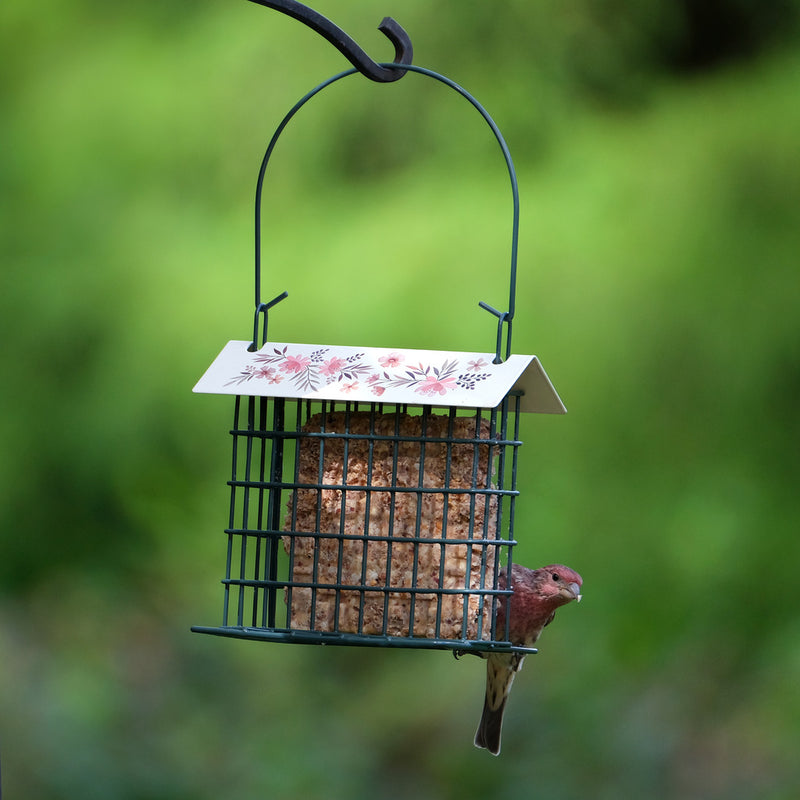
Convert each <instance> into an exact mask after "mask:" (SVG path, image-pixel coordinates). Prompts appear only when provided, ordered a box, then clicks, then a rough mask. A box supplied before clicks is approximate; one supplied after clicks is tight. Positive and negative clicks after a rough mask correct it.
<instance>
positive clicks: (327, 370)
mask: <svg viewBox="0 0 800 800" xmlns="http://www.w3.org/2000/svg"><path fill="white" fill-rule="evenodd" d="M345 366H347V362H346V361H345V360H344V359H342V358H337V357H336V356H333V357H332V358H329V359H328V360H327V361H325V362H324V363H323V364H322V366H321V367H320V368H319V371H320V372H321V373H322V374H323V375H327V376H328V377H332V376H333V375H335V374H336V373H337V372H341V371H342V369H343V368H344V367H345Z"/></svg>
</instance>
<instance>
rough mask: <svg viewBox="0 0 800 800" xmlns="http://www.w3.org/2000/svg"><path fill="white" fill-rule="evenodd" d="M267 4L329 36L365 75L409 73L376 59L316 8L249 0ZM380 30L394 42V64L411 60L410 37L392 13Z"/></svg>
mask: <svg viewBox="0 0 800 800" xmlns="http://www.w3.org/2000/svg"><path fill="white" fill-rule="evenodd" d="M250 2H251V3H258V4H259V5H261V6H266V7H267V8H273V9H275V11H280V12H282V13H283V14H287V15H288V16H290V17H292V18H293V19H296V20H298V21H299V22H302V23H303V24H305V25H308V27H309V28H311V29H312V30H314V31H316V32H317V33H318V34H320V36H323V37H324V38H325V39H327V40H328V41H329V42H330V43H331V44H332V45H333V46H334V47H335V48H336V49H337V50H339V52H341V53H342V55H344V57H345V58H346V59H347V60H348V61H349V62H350V63H351V64H352V65H353V66H354V67H355V68H356V69H357V70H358V71H359V72H360V73H362V74H363V75H366V76H367V77H368V78H369V79H370V80H373V81H377V82H378V83H391V82H392V81H397V80H400V78H402V77H403V75H405V74H406V71H405V70H404V69H398V68H397V67H387V66H384V65H381V64H378V63H376V62H375V61H373V60H372V59H371V58H370V57H369V56H368V55H367V54H366V53H365V52H364V51H363V50H362V49H361V48H360V47H359V46H358V45H357V44H356V43H355V42H354V41H353V39H351V38H350V37H349V36H348V35H347V34H346V33H345V32H344V31H343V30H342V29H341V28H340V27H339V26H338V25H335V24H334V23H333V22H331V21H330V20H329V19H328V18H327V17H323V16H322V14H320V13H318V12H317V11H314V9H313V8H309V7H308V6H305V5H303V4H302V3H297V2H295V0H250ZM378 30H379V31H380V32H381V33H382V34H384V36H386V38H387V39H389V41H390V42H391V43H392V44H393V45H394V62H393V64H398V65H402V64H410V63H411V61H412V60H413V58H414V48H413V46H412V44H411V39H410V38H409V36H408V34H407V33H406V32H405V31H404V30H403V28H402V27H400V25H399V24H398V23H397V22H395V21H394V20H393V19H392V18H391V17H384V19H383V21H382V22H381V24H380V25H378Z"/></svg>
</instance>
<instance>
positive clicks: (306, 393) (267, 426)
mask: <svg viewBox="0 0 800 800" xmlns="http://www.w3.org/2000/svg"><path fill="white" fill-rule="evenodd" d="M255 2H259V3H260V4H261V5H268V6H270V7H271V8H276V9H278V10H281V11H283V12H285V13H289V14H291V15H292V16H294V17H295V18H297V19H301V20H302V21H303V22H305V23H306V24H309V25H310V26H311V27H313V28H314V29H315V30H318V31H319V32H320V33H322V34H323V35H325V36H326V38H328V39H329V41H331V42H333V43H334V44H335V45H336V46H337V47H338V48H339V49H340V50H342V52H343V53H345V55H347V57H348V58H350V60H351V61H352V62H353V63H354V65H355V66H354V68H353V69H350V70H347V71H345V72H342V73H340V74H338V75H335V76H334V77H332V78H330V79H329V80H327V81H325V82H323V83H322V84H320V85H318V86H317V87H316V88H314V89H313V90H312V91H310V92H309V93H308V94H307V95H305V96H304V97H303V98H302V99H301V100H300V101H299V102H298V103H297V104H296V105H295V106H294V107H293V108H292V109H291V110H290V111H289V113H288V114H287V115H286V116H285V117H284V119H283V120H282V122H281V123H280V125H279V126H278V128H277V130H276V131H275V133H274V135H273V137H272V139H271V141H270V143H269V146H268V148H267V150H266V153H265V155H264V159H263V161H262V164H261V169H260V171H259V175H258V181H257V188H256V221H255V238H256V247H255V251H256V252H255V301H256V302H255V320H254V325H253V338H252V340H246V341H231V342H229V343H228V344H227V345H226V346H225V348H224V349H223V350H222V352H221V353H220V354H219V356H218V357H217V358H216V359H215V360H214V362H213V363H212V364H211V366H210V367H209V368H208V370H207V371H206V373H205V374H204V375H203V377H202V378H201V380H200V381H199V382H198V384H197V385H196V386H195V388H194V390H195V391H196V392H202V393H214V394H228V395H233V396H235V400H234V418H233V427H232V429H231V435H232V437H233V456H232V467H231V479H230V481H229V482H228V483H229V486H230V509H229V519H228V527H227V528H226V529H225V535H226V537H227V549H226V557H225V574H224V578H223V579H222V586H223V590H222V595H223V597H222V620H221V623H220V624H219V625H217V626H195V627H193V628H192V630H193V631H196V632H201V633H208V634H214V635H219V636H230V637H236V638H245V639H254V640H263V641H280V642H296V643H306V644H309V643H310V644H338V645H368V646H382V647H414V648H431V649H451V650H459V651H469V650H474V651H481V650H489V649H493V650H524V648H520V647H516V646H512V645H511V643H510V642H509V641H508V632H507V631H506V630H503V629H502V626H498V625H497V623H496V611H497V606H498V603H499V602H500V601H501V598H502V596H503V595H504V594H508V593H509V591H510V590H509V589H505V588H499V586H500V583H499V582H498V577H499V575H500V572H501V570H503V569H505V568H507V567H509V566H510V564H511V563H512V560H513V548H514V545H515V544H516V541H515V539H514V516H515V503H516V499H517V496H518V489H517V456H518V449H519V447H520V446H521V444H522V442H521V441H520V435H519V423H520V414H522V413H527V412H533V413H555V414H563V413H565V410H566V409H565V408H564V406H563V404H562V402H561V400H560V398H559V396H558V394H557V393H556V391H555V389H554V388H553V386H552V384H551V382H550V380H549V379H548V377H547V374H546V373H545V371H544V369H543V368H542V366H541V363H540V362H539V361H538V359H537V358H536V357H535V356H526V355H518V354H512V352H511V323H512V319H513V316H514V299H515V284H516V268H517V267H516V262H517V235H518V229H519V196H518V188H517V180H516V174H515V171H514V166H513V163H512V160H511V156H510V154H509V151H508V147H507V146H506V143H505V140H504V139H503V137H502V135H501V133H500V131H499V130H498V128H497V126H496V125H495V123H494V121H493V120H492V119H491V117H490V116H489V115H488V113H487V112H486V111H485V110H484V109H483V107H482V106H481V105H480V104H479V103H478V102H477V101H476V100H475V99H474V98H473V97H472V96H471V95H470V94H469V93H468V92H466V91H465V90H464V89H462V88H461V87H460V86H458V85H457V84H455V83H454V82H452V81H451V80H449V79H448V78H446V77H444V76H442V75H440V74H438V73H435V72H433V71H431V70H427V69H424V68H421V67H417V66H414V65H412V64H411V63H410V61H411V45H410V42H409V41H408V39H407V36H406V35H405V32H404V31H403V30H402V29H401V28H400V27H399V26H398V25H397V23H395V22H394V21H393V20H384V22H383V23H382V26H381V30H383V31H384V33H386V35H387V36H389V38H390V39H391V40H392V41H393V42H394V43H395V45H396V49H397V58H396V60H395V61H394V62H391V63H383V64H375V63H374V62H371V61H369V59H368V58H367V57H366V56H365V55H364V54H363V51H361V50H360V48H357V46H356V45H355V44H354V43H353V42H352V40H349V38H348V37H346V35H345V34H344V33H343V32H341V31H340V29H338V28H335V26H333V25H332V23H330V22H329V21H328V20H325V19H324V18H322V17H319V15H316V12H312V11H311V10H310V9H306V8H305V7H304V6H301V5H300V4H298V3H290V2H286V0H284V2H274V3H273V2H261V0H255ZM365 59H366V62H368V63H366V64H365ZM409 72H410V73H416V74H417V75H419V76H421V77H423V78H429V79H434V80H436V81H439V82H440V83H443V84H444V85H446V86H447V87H449V88H451V89H453V90H454V91H456V92H457V93H458V94H459V95H461V96H462V97H463V98H465V99H466V100H467V101H469V102H470V103H471V104H472V106H473V107H474V108H475V109H476V110H477V111H478V112H479V113H480V114H481V116H482V117H483V119H484V120H485V121H486V123H487V124H488V126H489V128H490V129H491V131H492V133H493V134H494V137H495V139H496V141H497V143H498V144H499V145H500V148H501V150H502V153H503V156H504V158H505V162H506V166H507V168H508V173H509V177H510V182H511V189H512V199H513V224H512V247H511V272H510V291H509V307H508V310H507V311H499V310H497V309H495V308H492V307H491V306H489V305H488V304H486V303H483V302H481V303H479V305H480V306H481V307H482V308H483V309H485V310H487V311H489V312H490V313H491V314H493V315H494V316H495V317H496V319H497V335H496V339H495V342H494V348H493V349H492V350H491V351H488V352H484V353H471V352H453V351H439V350H409V349H404V348H394V349H388V348H376V347H343V346H333V345H319V344H297V343H286V342H275V341H270V340H269V339H268V335H267V333H268V330H267V329H268V326H267V318H268V314H269V311H270V309H271V308H272V307H273V306H275V305H276V304H277V303H278V302H281V301H282V300H284V299H285V298H286V297H287V293H286V292H284V293H282V294H280V295H278V296H277V297H276V298H275V299H274V300H272V301H270V302H267V303H265V302H262V300H261V297H260V294H261V197H262V191H263V186H264V178H265V174H266V170H267V166H268V163H269V161H270V158H271V156H272V153H273V150H274V147H275V145H276V143H277V141H278V138H279V137H280V135H281V134H282V132H283V131H284V129H285V127H286V126H287V124H288V123H289V121H290V120H291V119H292V118H293V117H294V116H295V114H296V113H297V112H298V111H299V110H300V109H301V108H302V107H303V106H304V105H305V104H306V103H307V102H308V101H310V100H311V99H312V98H314V97H315V96H316V95H317V94H318V93H319V92H321V91H323V90H324V89H325V88H327V87H328V86H330V85H331V84H333V83H336V82H338V81H340V80H342V79H346V78H348V77H349V76H351V75H354V74H357V73H362V74H364V75H366V76H367V77H369V78H371V79H372V80H375V81H378V82H389V81H391V80H397V79H398V78H399V77H402V76H403V75H404V74H406V73H409ZM259 331H260V333H261V335H260V336H259ZM525 652H531V650H530V649H529V650H525Z"/></svg>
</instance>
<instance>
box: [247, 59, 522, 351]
mask: <svg viewBox="0 0 800 800" xmlns="http://www.w3.org/2000/svg"><path fill="white" fill-rule="evenodd" d="M382 66H384V67H386V68H387V69H397V67H395V66H394V65H392V64H384V65H382ZM405 67H406V70H407V71H409V72H417V73H419V74H421V75H423V76H427V77H429V78H434V79H435V80H437V81H439V82H440V83H443V84H445V85H446V86H449V87H450V88H451V89H453V90H455V91H456V92H458V94H460V95H461V96H462V97H464V98H465V99H466V100H468V101H469V102H470V103H471V104H472V106H473V107H474V108H475V109H476V110H477V111H478V112H479V113H480V114H481V116H482V117H483V119H484V121H485V122H486V124H487V125H488V126H489V127H490V128H491V130H492V133H493V134H494V137H495V139H496V140H497V144H498V145H500V149H501V150H502V152H503V158H504V159H505V163H506V168H507V170H508V176H509V179H510V182H511V198H512V203H513V211H512V223H511V269H510V275H509V292H508V310H507V311H502V310H500V309H497V308H494V307H493V306H490V305H489V304H488V303H485V302H483V301H482V300H481V301H479V303H478V305H479V306H480V307H481V308H482V309H484V310H485V311H488V312H489V313H490V314H492V315H493V316H494V317H496V318H497V340H496V348H495V359H494V363H495V364H499V363H501V362H502V361H505V360H506V359H508V357H509V356H510V355H511V327H512V320H513V319H514V311H515V299H516V285H517V251H518V244H519V186H518V183H517V173H516V170H515V169H514V163H513V161H512V160H511V153H510V152H509V149H508V145H507V144H506V141H505V139H504V138H503V134H502V133H501V132H500V129H499V128H498V127H497V124H496V123H495V121H494V120H493V119H492V118H491V116H490V115H489V113H488V112H487V111H486V109H485V108H484V107H483V106H482V105H481V104H480V103H479V102H478V101H477V100H476V99H475V98H474V97H473V96H472V95H471V94H470V93H469V92H468V91H466V89H464V88H462V87H461V86H459V85H458V84H457V83H455V82H454V81H452V80H450V78H447V77H445V76H444V75H440V74H439V73H438V72H434V71H433V70H429V69H425V68H424V67H418V66H416V65H414V64H406V65H405ZM356 74H358V70H357V69H349V70H346V71H345V72H340V73H339V74H338V75H334V76H333V77H332V78H328V79H327V80H326V81H323V82H322V83H320V84H319V85H318V86H316V87H314V88H313V89H312V90H311V91H310V92H308V93H307V94H306V95H305V96H304V97H302V98H301V99H300V100H298V101H297V103H295V104H294V106H292V108H291V109H290V110H289V111H288V113H287V114H286V116H285V117H284V118H283V119H282V120H281V122H280V124H279V125H278V127H277V129H276V130H275V133H273V134H272V138H271V139H270V142H269V145H268V146H267V150H266V152H265V153H264V158H263V160H262V162H261V168H260V170H259V172H258V181H257V182H256V200H255V301H256V318H255V322H254V325H253V342H252V344H251V346H250V349H251V350H257V349H258V347H257V331H258V322H259V316H260V315H261V314H263V315H264V330H263V336H262V339H261V344H262V345H263V344H264V343H265V342H266V341H267V329H266V325H267V321H266V316H267V315H266V311H267V310H268V308H271V307H272V306H273V305H275V304H276V303H278V302H280V301H281V300H283V299H284V298H286V297H287V293H286V292H283V293H282V294H280V295H278V297H276V298H275V299H274V300H272V301H270V302H269V303H266V304H265V303H263V302H262V301H261V200H262V194H263V188H264V177H265V175H266V171H267V165H268V164H269V162H270V159H271V157H272V153H273V151H274V150H275V145H276V144H277V143H278V139H279V138H280V136H281V134H282V133H283V131H284V129H285V128H286V126H287V125H288V124H289V122H290V121H291V120H292V118H293V117H294V116H295V114H296V113H297V112H298V111H299V110H300V109H301V108H302V107H303V106H304V105H305V104H306V103H307V102H308V101H309V100H311V99H312V98H313V97H315V96H316V95H317V94H319V93H320V92H321V91H322V90H323V89H325V88H327V87H328V86H330V85H331V84H334V83H336V82H337V81H340V80H341V79H342V78H347V77H348V76H350V75H356Z"/></svg>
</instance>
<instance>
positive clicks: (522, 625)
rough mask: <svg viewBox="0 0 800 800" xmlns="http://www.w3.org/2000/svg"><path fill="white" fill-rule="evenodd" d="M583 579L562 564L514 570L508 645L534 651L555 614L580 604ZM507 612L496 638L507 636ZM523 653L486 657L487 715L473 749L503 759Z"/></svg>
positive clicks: (516, 566) (500, 614)
mask: <svg viewBox="0 0 800 800" xmlns="http://www.w3.org/2000/svg"><path fill="white" fill-rule="evenodd" d="M582 585H583V578H581V576H580V575H578V573H577V572H575V570H572V569H570V568H569V567H565V566H564V565H563V564H550V565H549V566H546V567H541V568H540V569H528V568H527V567H523V566H520V565H519V564H514V565H513V567H512V569H511V589H512V590H513V592H514V593H513V594H512V595H511V601H510V607H511V610H510V613H509V620H508V625H509V641H510V642H511V643H512V644H514V645H519V646H522V647H532V646H533V645H534V644H535V642H536V640H537V639H538V638H539V636H540V635H541V633H542V630H544V628H545V626H547V625H549V624H550V623H551V622H552V621H553V618H554V617H555V614H556V609H557V608H559V607H560V606H563V605H566V604H567V603H569V602H571V601H572V600H578V601H580V599H581V593H580V590H581V586H582ZM500 588H501V589H505V588H506V575H505V572H503V573H502V574H501V575H500ZM505 624H506V618H505V608H504V606H500V608H498V611H497V628H496V630H497V636H498V637H502V636H504V635H505ZM524 658H525V656H524V655H523V654H521V653H490V654H489V655H488V656H487V657H486V697H485V699H484V704H483V714H482V715H481V721H480V723H479V725H478V730H477V732H476V734H475V746H476V747H483V748H486V749H487V750H488V751H489V752H490V753H493V754H494V755H498V754H499V753H500V734H501V730H502V726H503V712H504V711H505V707H506V701H507V700H508V693H509V691H510V690H511V684H512V683H513V682H514V676H515V675H516V674H517V672H518V671H519V670H520V668H521V667H522V662H523V660H524Z"/></svg>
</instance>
